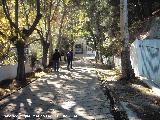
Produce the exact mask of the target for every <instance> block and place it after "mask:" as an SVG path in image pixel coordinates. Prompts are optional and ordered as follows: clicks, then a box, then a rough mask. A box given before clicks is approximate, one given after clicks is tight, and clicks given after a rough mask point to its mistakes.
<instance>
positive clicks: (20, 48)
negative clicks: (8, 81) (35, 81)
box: [2, 0, 42, 85]
mask: <svg viewBox="0 0 160 120" xmlns="http://www.w3.org/2000/svg"><path fill="white" fill-rule="evenodd" d="M36 6H37V8H36V12H37V14H36V18H35V20H34V22H33V23H32V25H31V26H30V28H28V29H26V28H23V29H22V30H21V29H20V27H19V1H18V0H15V22H13V20H12V18H11V14H10V12H9V7H8V5H7V2H6V0H2V7H3V11H4V14H5V16H6V18H7V19H8V21H9V24H10V26H11V28H13V29H14V34H12V36H11V38H10V40H11V41H12V42H13V43H14V45H15V46H16V48H17V56H18V67H17V78H16V80H17V82H18V83H19V85H23V84H24V83H25V82H26V76H25V64H24V61H25V47H26V43H27V38H28V37H29V36H30V35H31V34H32V32H33V31H34V30H35V27H36V26H37V24H38V23H39V20H40V19H41V17H42V15H41V13H40V0H36Z"/></svg>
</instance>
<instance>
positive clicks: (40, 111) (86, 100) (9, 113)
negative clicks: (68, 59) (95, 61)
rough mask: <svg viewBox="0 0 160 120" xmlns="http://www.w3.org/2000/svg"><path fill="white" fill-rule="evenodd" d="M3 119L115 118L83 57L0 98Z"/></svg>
mask: <svg viewBox="0 0 160 120" xmlns="http://www.w3.org/2000/svg"><path fill="white" fill-rule="evenodd" d="M0 104H1V105H0V110H1V117H3V118H1V120H2V119H4V120H5V119H6V120H8V119H15V120H16V119H20V120H23V119H27V120H44V119H52V120H59V119H61V120H114V118H113V116H112V115H111V113H110V110H109V109H110V108H109V107H110V106H109V101H108V100H107V99H106V97H105V96H104V94H103V92H102V90H101V89H100V87H99V84H98V82H97V77H96V74H95V69H94V68H93V67H92V66H88V65H87V64H85V63H84V62H82V61H76V62H74V69H73V70H71V71H68V70H66V67H65V66H62V68H61V69H60V72H57V73H55V72H53V73H51V74H48V75H46V76H44V77H43V78H41V79H38V80H37V81H35V82H33V83H32V84H30V85H29V86H27V87H25V88H24V89H23V90H20V91H19V92H17V93H15V94H13V95H11V96H9V97H8V98H6V99H3V100H2V101H0Z"/></svg>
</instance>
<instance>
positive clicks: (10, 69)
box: [0, 64, 31, 81]
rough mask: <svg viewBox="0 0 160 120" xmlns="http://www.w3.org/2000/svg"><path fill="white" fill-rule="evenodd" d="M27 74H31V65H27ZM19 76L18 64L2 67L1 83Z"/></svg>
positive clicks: (0, 69)
mask: <svg viewBox="0 0 160 120" xmlns="http://www.w3.org/2000/svg"><path fill="white" fill-rule="evenodd" d="M25 71H26V73H29V72H31V67H30V65H29V64H26V65H25ZM16 75H17V64H15V65H6V66H0V81H1V80H5V79H13V78H15V77H16Z"/></svg>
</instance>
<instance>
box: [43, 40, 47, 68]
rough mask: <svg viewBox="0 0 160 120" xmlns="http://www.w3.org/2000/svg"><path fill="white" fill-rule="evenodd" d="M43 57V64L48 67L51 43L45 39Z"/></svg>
mask: <svg viewBox="0 0 160 120" xmlns="http://www.w3.org/2000/svg"><path fill="white" fill-rule="evenodd" d="M42 45H43V58H42V65H43V67H44V68H46V67H47V57H48V55H47V54H48V49H49V43H47V42H46V41H43V44H42Z"/></svg>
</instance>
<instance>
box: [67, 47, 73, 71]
mask: <svg viewBox="0 0 160 120" xmlns="http://www.w3.org/2000/svg"><path fill="white" fill-rule="evenodd" d="M72 61H73V50H71V51H69V52H68V53H67V62H68V65H67V69H68V70H69V67H70V68H71V69H73V67H72Z"/></svg>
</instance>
